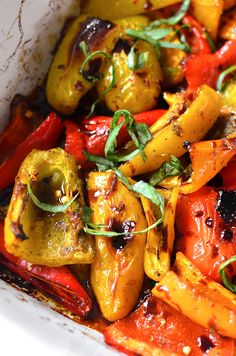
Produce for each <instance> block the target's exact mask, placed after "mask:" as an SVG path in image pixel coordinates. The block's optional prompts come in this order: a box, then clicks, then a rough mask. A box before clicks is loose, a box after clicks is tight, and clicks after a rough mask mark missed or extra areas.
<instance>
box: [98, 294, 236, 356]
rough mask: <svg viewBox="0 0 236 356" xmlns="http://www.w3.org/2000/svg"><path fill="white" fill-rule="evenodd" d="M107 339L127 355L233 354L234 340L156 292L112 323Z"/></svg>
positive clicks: (106, 330) (106, 332)
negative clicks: (167, 301)
mask: <svg viewBox="0 0 236 356" xmlns="http://www.w3.org/2000/svg"><path fill="white" fill-rule="evenodd" d="M104 336H105V341H106V343H108V344H109V345H112V346H113V347H115V348H116V349H118V350H120V351H122V352H124V353H125V354H127V355H130V356H131V355H132V356H134V355H137V354H138V355H141V356H177V355H179V356H180V355H194V356H203V355H206V354H207V355H209V356H211V355H212V356H213V355H218V356H233V353H234V341H233V340H230V339H226V338H222V337H221V336H219V335H218V334H217V333H216V332H214V331H211V330H209V329H206V328H204V327H202V326H200V325H198V324H196V323H195V322H193V321H192V320H190V319H189V318H187V317H186V316H184V315H183V314H181V312H180V311H177V310H175V309H174V308H172V307H171V306H169V305H168V304H166V303H164V302H163V301H161V300H160V299H158V298H155V297H154V296H150V297H148V298H147V299H146V300H145V302H144V303H143V304H142V305H141V306H140V307H139V308H138V309H137V310H135V311H134V312H133V313H132V314H130V315H129V316H128V317H127V318H125V319H123V320H119V321H117V322H115V323H114V324H113V325H110V326H108V327H107V328H106V329H105V332H104Z"/></svg>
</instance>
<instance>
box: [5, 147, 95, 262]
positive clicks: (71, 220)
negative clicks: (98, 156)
mask: <svg viewBox="0 0 236 356" xmlns="http://www.w3.org/2000/svg"><path fill="white" fill-rule="evenodd" d="M27 182H29V183H30V185H31V186H32V190H33V192H34V194H35V195H36V196H37V197H38V199H39V200H40V201H43V202H46V203H48V204H51V205H60V204H61V203H62V202H63V201H64V202H65V203H66V202H69V201H70V200H71V199H72V198H73V197H74V196H75V195H76V194H78V196H77V198H76V199H75V200H74V201H73V202H72V204H71V205H70V206H69V207H68V208H67V210H66V211H65V212H58V213H49V212H47V211H46V212H45V211H43V210H41V209H40V208H38V207H36V206H35V204H34V203H33V201H32V200H31V197H29V194H28V192H27ZM84 205H85V202H84V192H83V185H82V181H81V179H80V178H79V177H78V173H77V166H76V163H75V160H74V159H73V157H72V156H70V155H68V154H67V153H66V152H65V151H64V150H62V149H60V148H55V149H52V150H49V151H39V150H34V151H32V152H31V153H30V154H29V155H28V156H27V158H26V159H25V160H24V162H23V163H22V165H21V168H20V170H19V173H18V175H17V177H16V184H15V187H14V191H13V195H12V199H11V202H10V206H9V209H8V213H7V217H6V220H5V244H6V249H7V250H8V252H9V253H12V254H14V255H15V256H18V257H20V258H22V259H25V260H27V261H29V262H31V263H35V264H40V265H46V266H52V267H56V266H62V265H65V264H76V263H91V262H92V261H93V258H94V245H93V239H92V238H91V236H90V235H85V233H83V226H84V221H83V209H84Z"/></svg>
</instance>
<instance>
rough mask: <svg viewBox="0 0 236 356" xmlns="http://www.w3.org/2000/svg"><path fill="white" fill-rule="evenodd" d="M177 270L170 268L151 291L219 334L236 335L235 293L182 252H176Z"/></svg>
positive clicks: (175, 266) (233, 336) (234, 336)
mask: <svg viewBox="0 0 236 356" xmlns="http://www.w3.org/2000/svg"><path fill="white" fill-rule="evenodd" d="M174 271H175V272H174ZM174 271H169V272H167V273H166V274H165V276H164V277H163V278H162V279H161V281H160V282H159V284H157V285H156V286H155V287H154V289H153V290H152V293H153V294H154V295H155V296H156V297H158V298H160V299H162V300H163V301H165V302H166V303H167V304H169V305H171V306H172V307H173V308H175V309H177V310H181V311H182V313H183V314H184V315H186V316H187V317H189V318H190V319H191V320H193V321H195V322H196V323H198V324H199V325H201V326H202V327H205V328H213V329H214V330H215V331H216V332H218V333H219V334H221V335H223V336H228V337H232V338H234V339H235V338H236V300H235V296H234V294H233V293H231V292H229V291H228V290H227V289H226V288H224V287H223V286H221V285H220V284H218V283H216V282H213V281H212V280H210V279H208V278H207V277H205V276H204V275H203V274H202V273H201V272H200V270H199V269H198V268H197V267H196V266H194V265H193V263H192V262H191V261H189V260H188V259H187V258H186V257H185V256H184V255H183V254H182V253H180V252H179V253H177V256H176V262H175V265H174Z"/></svg>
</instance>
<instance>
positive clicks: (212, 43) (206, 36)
mask: <svg viewBox="0 0 236 356" xmlns="http://www.w3.org/2000/svg"><path fill="white" fill-rule="evenodd" d="M203 35H204V37H205V38H206V40H207V42H208V43H209V45H210V47H211V50H212V52H216V44H215V42H214V40H213V38H212V37H211V36H210V35H209V33H208V32H207V31H204V32H203Z"/></svg>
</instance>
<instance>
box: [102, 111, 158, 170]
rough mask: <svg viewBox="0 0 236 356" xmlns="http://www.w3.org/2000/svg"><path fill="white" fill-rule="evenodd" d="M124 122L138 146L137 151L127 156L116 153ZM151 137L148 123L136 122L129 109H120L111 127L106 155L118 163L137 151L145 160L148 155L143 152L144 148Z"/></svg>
mask: <svg viewBox="0 0 236 356" xmlns="http://www.w3.org/2000/svg"><path fill="white" fill-rule="evenodd" d="M121 116H123V117H124V119H123V120H122V121H121V122H120V123H118V122H119V118H120V117H121ZM124 124H125V126H126V129H127V131H128V133H129V135H130V137H131V139H132V141H133V143H134V144H135V146H136V147H137V151H136V152H135V153H134V152H132V153H131V154H129V155H126V156H119V155H118V154H117V153H116V146H117V136H118V134H119V132H120V130H121V128H122V126H123V125H124ZM151 139H152V135H151V133H150V131H149V128H148V126H147V125H146V124H142V123H136V121H135V119H134V117H133V115H132V114H131V113H130V112H129V111H128V110H118V111H116V112H115V114H114V116H113V119H112V122H111V128H110V132H109V136H108V139H107V142H106V146H105V156H106V158H107V159H108V160H109V161H112V162H117V163H118V162H125V161H126V160H129V159H130V158H131V157H133V156H134V155H136V154H137V153H140V155H141V156H142V158H143V160H145V158H146V156H145V154H144V152H143V148H144V147H145V145H146V144H147V142H148V141H150V140H151Z"/></svg>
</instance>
